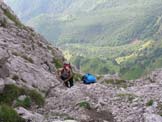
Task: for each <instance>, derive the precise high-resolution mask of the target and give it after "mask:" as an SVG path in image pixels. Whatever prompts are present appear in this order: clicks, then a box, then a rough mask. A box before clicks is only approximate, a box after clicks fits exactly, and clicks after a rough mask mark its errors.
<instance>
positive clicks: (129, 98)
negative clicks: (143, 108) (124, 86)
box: [117, 94, 136, 102]
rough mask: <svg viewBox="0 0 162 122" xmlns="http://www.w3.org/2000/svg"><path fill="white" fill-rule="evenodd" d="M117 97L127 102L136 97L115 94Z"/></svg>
mask: <svg viewBox="0 0 162 122" xmlns="http://www.w3.org/2000/svg"><path fill="white" fill-rule="evenodd" d="M117 96H118V97H120V98H121V99H125V100H127V101H129V102H132V101H133V100H134V99H135V98H136V95H134V94H117Z"/></svg>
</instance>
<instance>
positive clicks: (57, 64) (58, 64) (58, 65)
mask: <svg viewBox="0 0 162 122" xmlns="http://www.w3.org/2000/svg"><path fill="white" fill-rule="evenodd" d="M53 63H54V64H55V67H56V68H57V69H58V68H61V67H63V64H62V62H61V61H60V60H59V59H55V58H53Z"/></svg>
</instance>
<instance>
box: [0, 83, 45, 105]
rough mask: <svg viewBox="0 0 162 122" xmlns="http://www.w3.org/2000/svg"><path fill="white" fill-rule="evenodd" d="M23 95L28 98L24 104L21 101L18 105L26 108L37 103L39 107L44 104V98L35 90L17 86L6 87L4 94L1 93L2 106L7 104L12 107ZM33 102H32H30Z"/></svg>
mask: <svg viewBox="0 0 162 122" xmlns="http://www.w3.org/2000/svg"><path fill="white" fill-rule="evenodd" d="M21 95H26V96H28V97H27V98H26V99H25V100H24V101H22V103H20V101H17V102H19V103H18V104H17V105H21V104H23V106H25V107H30V105H31V104H30V103H31V102H32V103H35V104H36V105H38V106H42V105H43V104H44V98H43V97H42V95H41V94H40V93H38V92H37V91H35V90H29V89H25V88H20V87H17V86H15V85H6V86H5V88H4V90H3V93H0V104H7V105H9V106H12V104H13V101H14V100H17V98H18V97H19V96H21ZM30 101H31V102H30Z"/></svg>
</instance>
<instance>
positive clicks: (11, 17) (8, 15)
mask: <svg viewBox="0 0 162 122" xmlns="http://www.w3.org/2000/svg"><path fill="white" fill-rule="evenodd" d="M3 11H4V14H5V15H6V16H7V17H8V18H9V19H10V20H11V21H13V22H15V24H16V25H17V26H19V27H23V26H24V25H23V24H21V22H20V21H19V20H18V19H17V18H16V16H14V15H13V14H12V13H10V11H9V10H7V9H4V10H3Z"/></svg>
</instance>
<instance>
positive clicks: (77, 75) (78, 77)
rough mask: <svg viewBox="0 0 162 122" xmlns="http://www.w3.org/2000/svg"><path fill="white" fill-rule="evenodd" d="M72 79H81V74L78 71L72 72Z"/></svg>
mask: <svg viewBox="0 0 162 122" xmlns="http://www.w3.org/2000/svg"><path fill="white" fill-rule="evenodd" d="M73 79H74V81H81V80H82V75H81V74H79V73H74V78H73Z"/></svg>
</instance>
